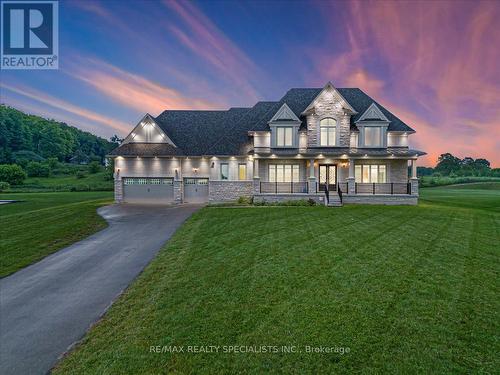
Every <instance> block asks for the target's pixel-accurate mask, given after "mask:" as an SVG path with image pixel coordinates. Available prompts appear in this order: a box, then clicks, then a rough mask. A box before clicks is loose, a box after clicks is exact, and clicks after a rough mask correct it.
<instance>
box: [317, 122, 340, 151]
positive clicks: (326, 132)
mask: <svg viewBox="0 0 500 375" xmlns="http://www.w3.org/2000/svg"><path fill="white" fill-rule="evenodd" d="M319 129H320V144H321V146H335V135H336V131H337V120H335V119H333V118H324V119H323V120H321V121H320V122H319Z"/></svg>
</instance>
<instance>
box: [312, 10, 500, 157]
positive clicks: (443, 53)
mask: <svg viewBox="0 0 500 375" xmlns="http://www.w3.org/2000/svg"><path fill="white" fill-rule="evenodd" d="M370 5H375V4H370V3H368V2H366V1H351V2H348V3H345V7H342V8H341V9H339V7H338V3H334V4H332V3H327V4H326V6H325V3H321V4H320V6H321V9H322V10H323V12H322V13H323V14H324V15H325V18H326V19H330V18H331V16H332V12H336V13H337V14H338V13H339V12H340V15H339V16H340V17H341V18H343V19H348V20H349V23H348V25H346V26H345V33H343V34H338V33H333V32H332V34H330V35H329V38H330V40H329V44H331V45H339V43H344V44H345V45H343V47H344V48H343V50H342V51H341V52H340V53H339V52H334V51H320V50H315V51H314V53H315V54H316V55H315V59H317V60H318V61H320V62H319V63H318V64H317V65H316V71H315V74H317V75H318V76H320V77H323V79H324V80H328V79H335V80H334V84H337V85H344V84H349V85H356V86H358V87H360V88H361V89H363V90H365V91H366V92H367V93H369V94H371V95H373V96H374V98H375V99H377V101H380V102H381V103H382V104H383V105H384V106H386V107H387V108H389V109H390V110H391V111H392V112H393V113H395V114H396V115H397V116H398V117H400V118H402V119H403V120H405V122H407V123H408V124H409V125H410V126H412V127H413V128H415V130H416V131H417V133H416V134H415V135H412V136H411V138H410V139H411V140H414V141H415V142H414V143H415V144H416V145H418V146H419V147H420V148H421V149H422V150H424V151H426V152H428V153H429V156H428V157H426V158H423V159H422V162H424V163H426V164H429V165H433V164H434V163H435V160H436V157H437V155H439V154H441V153H444V152H453V153H456V154H457V156H460V157H464V156H469V155H472V156H475V157H481V156H483V157H486V156H487V157H488V158H489V160H490V161H491V162H492V163H493V164H494V165H499V164H500V153H499V152H498V141H496V139H498V134H500V120H499V117H498V115H499V113H498V103H500V74H499V70H498V60H499V59H500V50H499V49H498V48H496V47H495V46H498V45H500V33H498V32H497V28H498V26H497V21H496V20H497V19H498V18H499V17H500V7H498V4H495V2H488V1H485V2H480V1H478V2H461V1H451V2H446V1H440V2H377V3H376V6H370ZM343 26H344V25H343ZM341 37H342V38H343V40H342V41H340V40H339V38H341Z"/></svg>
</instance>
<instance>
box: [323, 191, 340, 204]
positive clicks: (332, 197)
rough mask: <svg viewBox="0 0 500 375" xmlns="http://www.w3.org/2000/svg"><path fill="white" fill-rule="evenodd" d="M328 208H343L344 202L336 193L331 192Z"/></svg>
mask: <svg viewBox="0 0 500 375" xmlns="http://www.w3.org/2000/svg"><path fill="white" fill-rule="evenodd" d="M325 202H326V197H325ZM326 206H328V207H342V201H341V200H340V197H339V195H338V194H337V193H336V192H331V193H330V197H329V199H328V204H326Z"/></svg>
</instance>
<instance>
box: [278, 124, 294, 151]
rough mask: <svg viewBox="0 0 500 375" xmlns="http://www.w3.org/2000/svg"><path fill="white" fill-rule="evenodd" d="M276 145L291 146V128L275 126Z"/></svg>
mask: <svg viewBox="0 0 500 375" xmlns="http://www.w3.org/2000/svg"><path fill="white" fill-rule="evenodd" d="M276 146H278V147H292V146H293V128H292V127H279V128H276Z"/></svg>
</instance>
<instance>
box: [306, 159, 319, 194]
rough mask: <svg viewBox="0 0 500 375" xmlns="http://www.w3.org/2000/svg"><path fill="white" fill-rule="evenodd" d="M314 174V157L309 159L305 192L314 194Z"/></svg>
mask: <svg viewBox="0 0 500 375" xmlns="http://www.w3.org/2000/svg"><path fill="white" fill-rule="evenodd" d="M316 190H317V189H316V175H315V174H314V159H309V178H308V179H307V192H308V193H309V194H316Z"/></svg>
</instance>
